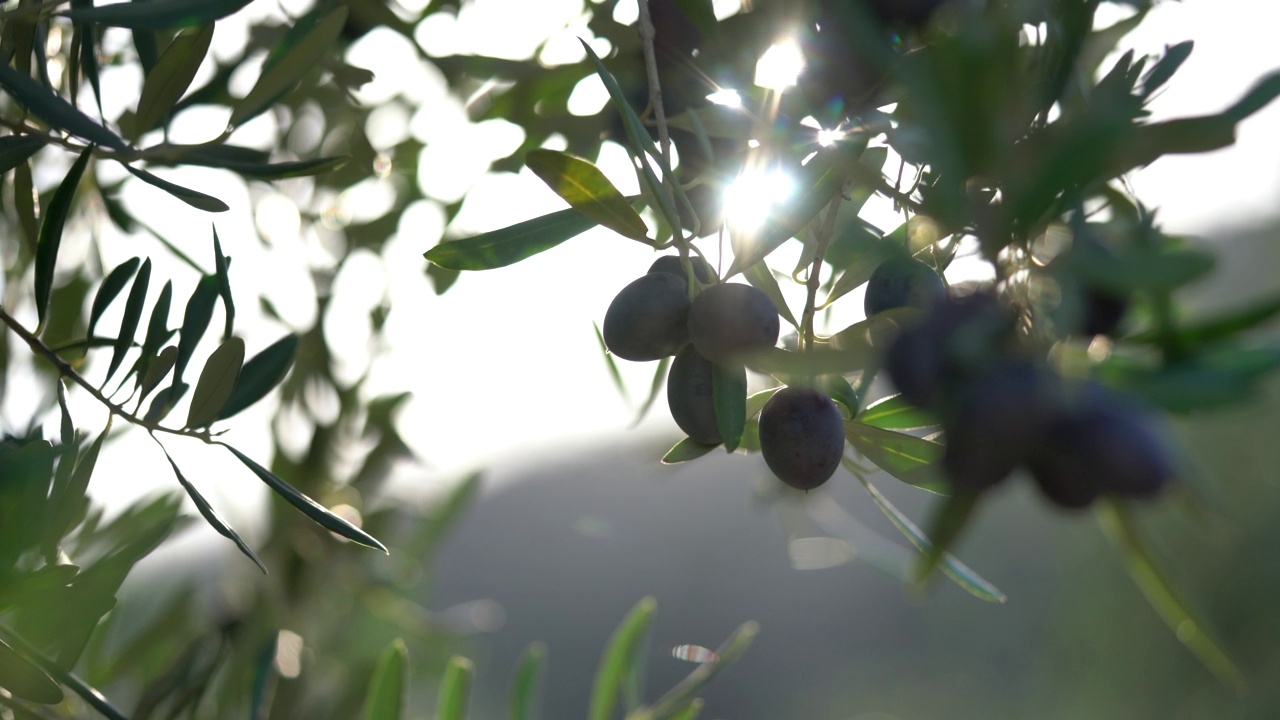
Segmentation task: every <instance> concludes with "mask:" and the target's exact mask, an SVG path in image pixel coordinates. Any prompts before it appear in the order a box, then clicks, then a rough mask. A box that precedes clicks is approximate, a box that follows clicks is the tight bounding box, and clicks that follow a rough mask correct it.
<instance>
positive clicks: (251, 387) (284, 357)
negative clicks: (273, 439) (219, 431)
mask: <svg viewBox="0 0 1280 720" xmlns="http://www.w3.org/2000/svg"><path fill="white" fill-rule="evenodd" d="M297 352H298V336H297V335H293V334H289V335H285V336H284V337H282V338H280V339H279V340H277V341H275V342H274V343H272V344H271V345H269V346H268V347H267V348H266V349H265V350H263V351H262V352H260V353H258V354H257V355H254V356H253V357H251V358H249V362H247V363H245V364H244V369H243V370H241V371H240V377H238V378H237V379H236V386H235V389H234V390H232V391H231V396H230V397H229V398H227V402H226V403H225V404H224V405H223V406H222V410H221V412H219V413H218V419H219V420H225V419H227V418H229V417H231V416H232V415H235V414H236V413H238V412H240V411H241V410H244V409H245V408H247V407H249V406H250V405H252V404H254V403H256V402H258V401H259V400H261V399H262V398H263V397H264V396H266V394H267V393H269V392H271V390H272V389H273V388H274V387H275V386H277V385H279V384H280V381H282V380H284V376H285V375H287V374H288V373H289V368H291V367H293V358H294V356H295V355H296V354H297Z"/></svg>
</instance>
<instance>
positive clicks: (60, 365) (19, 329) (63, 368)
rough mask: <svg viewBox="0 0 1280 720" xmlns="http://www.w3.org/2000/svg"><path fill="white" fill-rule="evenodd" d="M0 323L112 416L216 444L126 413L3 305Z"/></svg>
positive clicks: (200, 432)
mask: <svg viewBox="0 0 1280 720" xmlns="http://www.w3.org/2000/svg"><path fill="white" fill-rule="evenodd" d="M0 322H3V323H4V324H5V325H8V326H9V329H10V330H12V331H13V332H14V334H15V335H17V336H18V337H20V338H22V340H23V342H25V343H26V344H27V346H28V347H30V348H31V351H32V352H33V353H35V354H36V355H39V356H41V357H43V358H44V359H46V360H48V361H49V363H50V364H52V365H53V366H54V367H55V368H57V370H58V374H60V375H62V376H63V377H65V378H67V379H68V380H71V381H72V382H74V383H75V384H77V385H79V386H80V387H82V388H84V389H85V390H86V391H88V393H89V394H90V395H92V396H93V397H94V399H95V400H97V401H98V402H99V403H101V404H103V405H105V406H106V407H107V409H108V410H110V411H111V414H113V415H118V416H120V417H121V418H123V419H124V420H125V421H127V422H129V423H131V424H133V425H137V426H139V427H143V428H146V429H147V430H151V431H153V432H162V433H167V434H169V435H179V436H182V437H191V438H196V439H198V440H201V441H203V442H206V443H207V442H212V440H211V437H212V436H211V435H210V434H209V432H208V431H207V430H182V429H175V428H169V427H165V426H163V425H160V424H159V423H155V422H151V421H149V420H146V419H144V418H140V417H138V416H137V415H134V414H133V413H131V412H129V411H128V410H125V409H124V407H123V406H121V405H118V404H116V403H114V402H112V401H111V400H110V399H109V398H108V397H107V396H106V395H103V394H102V391H101V390H99V389H98V388H96V387H94V386H93V383H91V382H89V381H88V380H86V379H85V378H84V376H82V375H81V374H80V373H78V372H76V371H75V368H73V367H71V365H70V364H68V363H67V361H66V360H63V359H62V358H61V357H60V356H59V355H58V353H56V352H54V351H53V350H52V349H51V348H50V347H49V346H48V345H45V344H44V342H43V341H41V340H40V338H38V337H36V336H35V335H34V334H33V333H32V332H31V331H30V330H28V329H27V328H26V327H24V326H23V325H22V323H20V322H18V321H17V320H16V319H15V318H14V317H13V316H12V315H10V314H9V313H8V312H6V311H5V309H4V306H3V305H0Z"/></svg>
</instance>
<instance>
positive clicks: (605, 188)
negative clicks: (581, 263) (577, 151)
mask: <svg viewBox="0 0 1280 720" xmlns="http://www.w3.org/2000/svg"><path fill="white" fill-rule="evenodd" d="M524 161H525V165H527V166H528V167H529V169H530V170H532V171H533V174H534V175H537V176H538V177H539V178H541V179H542V181H543V182H545V183H546V184H547V185H548V186H549V187H550V188H551V189H552V190H553V191H555V193H556V194H557V195H559V196H560V197H562V198H564V200H565V201H566V202H568V203H569V205H571V206H573V208H574V209H576V210H578V212H581V213H582V214H583V215H586V216H587V217H589V218H591V219H592V220H595V221H596V222H597V223H598V224H600V225H603V226H604V227H607V228H609V229H610V230H613V231H614V232H616V233H618V234H619V235H622V236H623V237H628V238H631V239H633V240H639V241H640V242H642V243H645V244H650V241H649V238H648V237H647V234H648V232H649V228H648V227H646V226H645V224H644V220H641V219H640V216H639V215H638V214H637V213H636V211H635V210H634V209H633V208H632V207H631V204H630V203H629V202H627V199H626V198H624V197H623V196H622V193H620V192H618V189H617V188H615V187H614V186H613V183H611V182H609V178H607V177H605V176H604V173H602V172H600V170H599V169H598V168H596V166H595V165H592V164H591V163H589V162H587V161H586V160H582V159H581V158H576V157H574V156H572V155H569V154H567V153H562V152H559V151H557V150H545V149H539V150H534V151H531V152H530V153H528V154H527V155H525V159H524Z"/></svg>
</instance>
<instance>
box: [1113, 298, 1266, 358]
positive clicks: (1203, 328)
mask: <svg viewBox="0 0 1280 720" xmlns="http://www.w3.org/2000/svg"><path fill="white" fill-rule="evenodd" d="M1278 314H1280V297H1270V298H1266V299H1263V300H1260V301H1258V302H1256V303H1253V304H1252V305H1250V306H1248V307H1246V308H1244V309H1242V310H1236V311H1233V312H1229V313H1227V314H1225V315H1221V316H1219V317H1215V318H1209V319H1205V320H1199V321H1196V322H1194V323H1192V324H1189V325H1186V326H1183V327H1180V328H1178V333H1177V335H1178V342H1179V344H1180V345H1182V346H1184V347H1192V348H1194V347H1199V346H1202V345H1210V344H1213V343H1216V342H1220V341H1224V340H1230V339H1232V338H1234V337H1236V336H1237V335H1239V334H1240V333H1243V332H1245V331H1247V330H1251V329H1253V328H1255V327H1257V326H1258V325H1261V324H1263V323H1265V322H1267V321H1268V320H1271V319H1272V318H1274V317H1276V315H1278ZM1125 340H1126V341H1130V342H1158V341H1160V334H1159V333H1158V332H1157V331H1155V330H1147V331H1144V332H1141V333H1138V334H1136V335H1130V336H1128V337H1126V338H1125Z"/></svg>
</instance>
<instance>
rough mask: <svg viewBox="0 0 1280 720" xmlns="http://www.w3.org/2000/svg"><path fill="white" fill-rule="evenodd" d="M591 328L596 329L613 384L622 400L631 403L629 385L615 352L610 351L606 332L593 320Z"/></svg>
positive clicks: (598, 342) (602, 354)
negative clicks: (606, 340) (605, 336)
mask: <svg viewBox="0 0 1280 720" xmlns="http://www.w3.org/2000/svg"><path fill="white" fill-rule="evenodd" d="M591 328H592V329H593V330H595V331H596V343H597V344H599V345H600V356H601V357H603V358H604V364H605V366H606V367H608V368H609V378H610V379H611V380H613V386H614V387H615V388H617V390H618V395H619V396H620V397H621V398H622V401H623V402H625V403H626V404H627V405H628V406H629V405H631V398H630V397H628V396H627V385H626V383H624V382H623V381H622V372H621V371H620V370H618V363H617V362H615V361H614V359H613V353H611V352H609V346H608V345H606V344H605V342H604V334H603V333H601V332H600V326H599V325H597V324H596V323H595V322H592V323H591Z"/></svg>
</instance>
